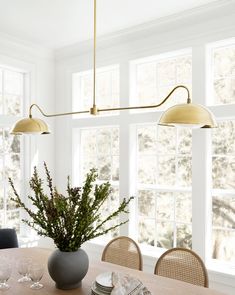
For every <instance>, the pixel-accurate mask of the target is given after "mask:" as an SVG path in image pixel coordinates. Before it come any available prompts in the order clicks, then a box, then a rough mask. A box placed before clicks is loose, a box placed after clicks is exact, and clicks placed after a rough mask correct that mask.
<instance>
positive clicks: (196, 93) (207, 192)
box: [192, 45, 211, 261]
mask: <svg viewBox="0 0 235 295" xmlns="http://www.w3.org/2000/svg"><path fill="white" fill-rule="evenodd" d="M205 52H206V51H205V46H204V45H198V46H195V47H193V49H192V68H193V76H192V89H193V93H192V94H193V95H192V100H193V102H196V103H201V104H206V103H207V101H206V98H205V97H206V54H205ZM210 132H211V131H210V130H203V131H202V130H200V129H198V130H194V131H193V145H192V146H193V148H192V237H193V238H192V245H193V246H192V248H193V250H194V251H196V252H197V253H198V254H199V255H200V256H201V258H202V259H203V260H204V261H205V260H206V258H207V257H208V251H209V249H210V237H211V234H210V221H211V177H210V175H211V157H210V153H211V149H210V145H211V141H210ZM208 213H209V214H208Z"/></svg>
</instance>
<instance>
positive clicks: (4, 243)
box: [0, 228, 19, 249]
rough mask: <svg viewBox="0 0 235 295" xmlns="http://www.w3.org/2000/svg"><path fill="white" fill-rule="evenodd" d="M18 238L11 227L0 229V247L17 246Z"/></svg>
mask: <svg viewBox="0 0 235 295" xmlns="http://www.w3.org/2000/svg"><path fill="white" fill-rule="evenodd" d="M18 247H19V244H18V238H17V235H16V231H15V229H13V228H1V229H0V249H6V248H18Z"/></svg>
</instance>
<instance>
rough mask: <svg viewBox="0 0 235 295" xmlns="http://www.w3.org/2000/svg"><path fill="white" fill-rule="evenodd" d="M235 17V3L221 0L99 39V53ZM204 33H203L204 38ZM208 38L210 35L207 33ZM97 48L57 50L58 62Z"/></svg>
mask: <svg viewBox="0 0 235 295" xmlns="http://www.w3.org/2000/svg"><path fill="white" fill-rule="evenodd" d="M232 14H235V1H234V0H219V1H215V2H212V3H209V4H206V5H203V6H199V7H196V8H193V9H190V10H186V11H183V12H181V13H177V14H172V15H170V16H167V17H162V18H158V19H156V20H153V21H150V22H147V23H143V24H141V25H137V26H134V27H131V28H128V29H124V30H119V31H117V32H114V33H110V34H106V35H102V36H98V38H97V39H98V42H97V49H98V50H99V49H103V48H107V47H111V46H115V45H120V44H122V43H126V42H130V41H131V40H136V39H141V38H146V37H148V36H151V35H154V34H159V33H161V34H162V33H163V32H170V31H173V30H176V29H177V28H182V27H189V26H193V25H197V24H198V23H202V22H208V21H210V20H214V19H218V18H220V17H221V16H225V15H232ZM202 34H203V32H201V33H200V35H202ZM205 34H206V32H205ZM92 48H93V40H87V41H83V42H79V43H76V44H73V45H69V46H65V47H61V48H58V49H56V50H55V58H56V60H62V59H66V58H73V57H76V56H78V55H82V54H85V53H88V52H89V51H91V50H92Z"/></svg>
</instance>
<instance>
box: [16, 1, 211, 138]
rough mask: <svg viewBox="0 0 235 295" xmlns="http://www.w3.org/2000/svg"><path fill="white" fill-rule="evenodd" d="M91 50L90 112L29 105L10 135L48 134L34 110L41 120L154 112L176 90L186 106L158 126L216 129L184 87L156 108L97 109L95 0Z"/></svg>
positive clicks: (178, 107) (170, 111) (179, 106)
mask: <svg viewBox="0 0 235 295" xmlns="http://www.w3.org/2000/svg"><path fill="white" fill-rule="evenodd" d="M93 42H94V48H93V105H92V107H91V108H90V110H84V111H74V112H66V113H56V114H46V113H44V111H43V110H42V109H41V108H40V107H39V106H38V105H37V104H32V105H31V106H30V107H29V117H28V118H23V119H21V120H19V121H17V122H16V123H15V125H14V126H13V128H12V130H11V134H15V135H21V134H49V133H50V131H49V128H48V125H47V124H46V122H44V121H43V120H41V119H38V118H33V116H32V109H33V108H37V109H38V110H39V112H40V113H41V114H42V115H43V116H44V117H60V116H67V115H75V114H85V113H89V114H91V115H94V116H95V115H98V114H99V113H105V112H108V111H122V110H137V109H151V108H152V109H154V108H158V107H160V106H161V105H163V104H164V103H165V102H166V101H167V100H168V99H169V98H170V97H171V95H172V94H173V93H174V92H175V91H176V90H177V89H178V88H184V89H185V90H186V93H187V98H186V99H187V102H186V103H182V104H177V105H175V106H173V107H170V108H169V109H167V110H166V111H165V112H164V113H163V114H162V116H161V117H160V120H159V122H158V124H159V125H165V126H184V127H191V128H192V127H194V128H195V127H198V128H213V127H216V120H215V118H214V115H213V114H212V113H211V112H210V110H208V109H207V108H206V107H204V106H202V105H200V104H194V103H192V101H191V98H190V93H189V89H188V88H187V87H186V86H184V85H177V86H176V87H174V88H173V89H172V90H171V91H170V92H169V94H168V95H167V96H166V97H165V98H164V99H162V101H161V102H160V103H159V104H156V105H145V106H128V107H115V108H99V107H97V106H96V0H94V39H93Z"/></svg>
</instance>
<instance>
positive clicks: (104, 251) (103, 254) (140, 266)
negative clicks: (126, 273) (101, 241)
mask: <svg viewBox="0 0 235 295" xmlns="http://www.w3.org/2000/svg"><path fill="white" fill-rule="evenodd" d="M117 240H128V241H129V242H130V243H132V244H133V245H134V246H135V248H136V250H137V253H138V256H139V263H138V270H143V258H142V254H141V251H140V248H139V246H138V244H137V243H136V242H135V241H134V240H133V239H132V238H130V237H127V236H119V237H116V238H114V239H112V240H111V241H109V242H108V244H107V245H106V246H105V247H104V250H103V253H102V257H101V260H102V261H106V260H105V255H106V252H107V250H108V248H109V246H110V245H111V244H112V243H113V242H115V241H117ZM107 262H108V261H107Z"/></svg>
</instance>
